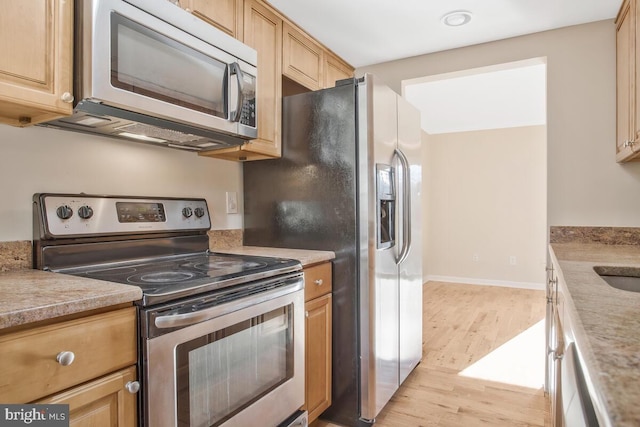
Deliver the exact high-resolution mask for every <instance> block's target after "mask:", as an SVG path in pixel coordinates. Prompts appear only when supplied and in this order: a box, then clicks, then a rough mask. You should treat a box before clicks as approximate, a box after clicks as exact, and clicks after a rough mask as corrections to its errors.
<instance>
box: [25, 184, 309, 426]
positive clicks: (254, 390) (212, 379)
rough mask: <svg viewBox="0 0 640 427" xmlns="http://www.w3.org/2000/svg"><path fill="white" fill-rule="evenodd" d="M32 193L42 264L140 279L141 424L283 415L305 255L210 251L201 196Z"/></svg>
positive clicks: (294, 404) (298, 398) (291, 394)
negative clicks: (301, 259)
mask: <svg viewBox="0 0 640 427" xmlns="http://www.w3.org/2000/svg"><path fill="white" fill-rule="evenodd" d="M33 202H34V205H33V206H34V207H33V213H34V242H33V243H34V244H33V247H34V264H35V267H36V268H38V269H42V270H49V271H53V272H57V273H64V274H72V275H76V276H83V277H87V278H90V279H99V280H103V281H110V282H118V283H124V284H129V285H132V286H139V287H140V288H141V289H142V292H143V298H142V300H140V301H138V302H137V303H136V304H137V306H138V313H139V331H138V332H139V353H140V360H139V364H138V374H139V376H140V378H141V383H142V387H141V398H140V399H139V402H140V405H139V409H140V411H139V413H140V425H141V426H150V427H164V426H167V427H173V426H180V427H182V426H191V427H200V426H202V427H212V426H224V427H231V426H247V425H257V424H256V422H258V423H259V424H260V425H264V426H277V425H279V424H280V423H281V422H283V421H284V420H286V419H289V418H290V416H291V415H292V414H294V413H296V411H297V410H298V408H300V407H301V406H302V405H303V404H304V290H303V288H304V279H303V274H302V266H301V265H300V263H299V262H298V261H296V260H291V259H282V258H271V257H257V256H246V255H232V254H225V253H215V252H211V251H209V249H208V248H209V238H208V235H207V231H208V230H209V229H210V228H211V221H210V216H209V211H208V207H207V203H206V200H204V199H191V198H190V199H186V198H185V199H178V198H151V197H131V196H97V195H86V194H51V193H41V194H36V195H34V198H33ZM97 283H98V282H96V284H97ZM258 420H259V421H258ZM304 420H305V415H304V414H301V417H297V421H296V424H295V425H299V426H305V425H306V421H304Z"/></svg>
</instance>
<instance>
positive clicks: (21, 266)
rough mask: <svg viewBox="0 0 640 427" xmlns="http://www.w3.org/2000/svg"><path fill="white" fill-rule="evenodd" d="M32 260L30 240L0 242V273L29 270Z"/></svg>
mask: <svg viewBox="0 0 640 427" xmlns="http://www.w3.org/2000/svg"><path fill="white" fill-rule="evenodd" d="M32 259H33V258H32V251H31V241H30V240H21V241H17V242H0V271H14V270H25V269H29V268H31V267H32V265H33V261H32Z"/></svg>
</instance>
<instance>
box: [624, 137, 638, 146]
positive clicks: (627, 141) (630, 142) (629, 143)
mask: <svg viewBox="0 0 640 427" xmlns="http://www.w3.org/2000/svg"><path fill="white" fill-rule="evenodd" d="M635 143H636V142H635V141H629V140H628V139H627V140H626V141H625V142H624V144H623V145H622V146H623V147H633V144H635Z"/></svg>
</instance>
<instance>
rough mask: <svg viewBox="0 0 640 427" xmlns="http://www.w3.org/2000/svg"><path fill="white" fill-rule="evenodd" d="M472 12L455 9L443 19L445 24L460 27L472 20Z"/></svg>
mask: <svg viewBox="0 0 640 427" xmlns="http://www.w3.org/2000/svg"><path fill="white" fill-rule="evenodd" d="M471 16H473V15H472V14H471V12H469V11H466V10H455V11H453V12H449V13H447V14H446V15H444V16H443V17H442V19H441V21H442V23H443V24H444V25H447V26H449V27H460V26H462V25H464V24H466V23H468V22H469V21H471Z"/></svg>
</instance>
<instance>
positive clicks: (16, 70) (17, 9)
mask: <svg viewBox="0 0 640 427" xmlns="http://www.w3.org/2000/svg"><path fill="white" fill-rule="evenodd" d="M72 52H73V1H72V0H29V1H25V0H4V1H3V2H2V13H0V53H1V54H0V122H2V123H7V124H10V125H14V126H27V125H30V124H35V123H39V122H42V121H46V120H52V119H55V118H58V117H61V116H65V115H70V114H71V111H72V104H71V102H72V101H73V98H72V89H71V87H72Z"/></svg>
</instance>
